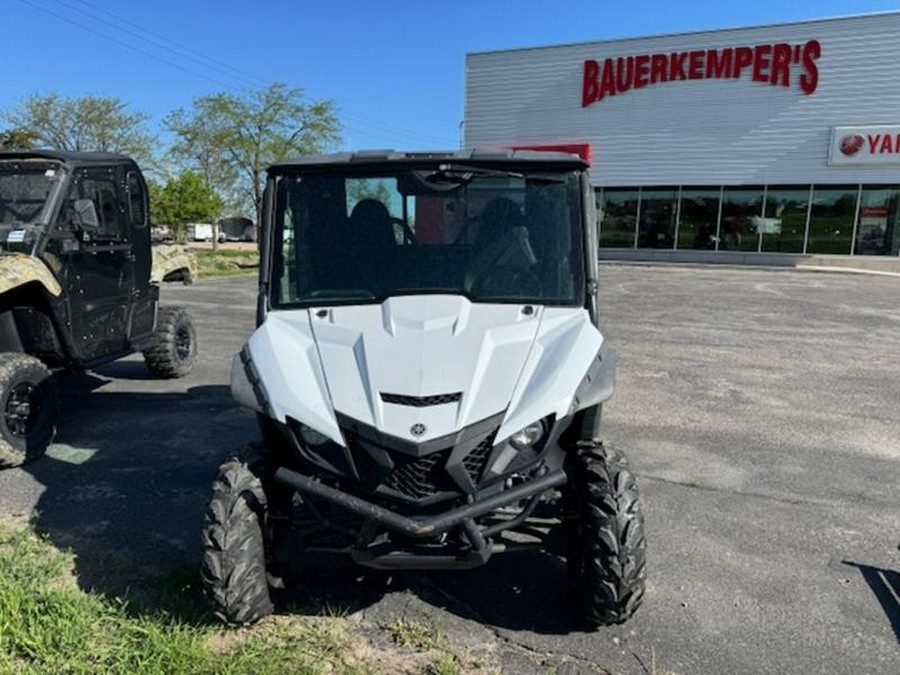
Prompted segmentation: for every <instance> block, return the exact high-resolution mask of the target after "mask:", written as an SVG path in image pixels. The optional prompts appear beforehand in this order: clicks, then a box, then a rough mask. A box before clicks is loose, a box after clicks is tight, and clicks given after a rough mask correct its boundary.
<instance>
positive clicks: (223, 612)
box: [200, 456, 273, 625]
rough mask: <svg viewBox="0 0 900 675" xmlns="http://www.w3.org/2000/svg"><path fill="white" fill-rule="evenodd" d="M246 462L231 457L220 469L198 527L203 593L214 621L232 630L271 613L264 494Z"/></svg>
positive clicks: (256, 477)
mask: <svg viewBox="0 0 900 675" xmlns="http://www.w3.org/2000/svg"><path fill="white" fill-rule="evenodd" d="M247 459H248V458H247V457H246V456H243V457H241V458H233V459H230V460H229V461H227V462H226V463H225V464H223V465H222V466H221V467H220V469H219V475H218V477H217V478H216V481H215V483H213V495H212V499H211V500H210V503H209V508H208V509H207V510H206V517H205V519H204V524H203V538H202V544H203V563H202V565H201V568H200V578H201V582H202V584H203V590H204V592H205V593H206V597H207V598H208V599H209V601H210V603H211V604H212V606H213V610H214V611H215V613H216V616H218V617H219V618H220V619H222V620H223V621H225V622H227V623H229V624H233V625H247V624H251V623H254V622H256V621H259V620H260V619H261V618H263V617H264V616H267V615H268V614H271V613H272V610H273V606H272V601H271V598H270V597H269V584H268V577H267V575H266V542H265V536H264V533H265V528H266V495H265V491H264V490H263V486H262V482H261V481H260V479H259V477H258V475H257V473H255V471H253V470H251V466H250V464H248V461H247ZM252 462H253V460H251V463H252Z"/></svg>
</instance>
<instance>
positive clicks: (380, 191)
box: [347, 178, 391, 209]
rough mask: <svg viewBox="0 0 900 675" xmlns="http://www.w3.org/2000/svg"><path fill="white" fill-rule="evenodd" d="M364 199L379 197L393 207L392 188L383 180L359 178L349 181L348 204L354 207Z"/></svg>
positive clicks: (387, 205)
mask: <svg viewBox="0 0 900 675" xmlns="http://www.w3.org/2000/svg"><path fill="white" fill-rule="evenodd" d="M363 199H377V200H378V201H380V202H381V203H382V204H384V205H385V206H386V207H388V209H390V208H391V189H390V188H389V187H388V186H387V185H385V184H384V182H382V181H376V180H370V179H368V178H359V179H355V180H351V181H348V182H347V206H348V207H349V208H351V209H352V208H353V207H354V206H355V205H356V204H358V203H359V202H361V201H362V200H363Z"/></svg>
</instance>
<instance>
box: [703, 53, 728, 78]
mask: <svg viewBox="0 0 900 675" xmlns="http://www.w3.org/2000/svg"><path fill="white" fill-rule="evenodd" d="M732 54H734V50H733V49H732V48H731V47H727V48H726V49H722V50H721V51H720V50H718V49H710V50H709V51H708V52H706V77H708V78H712V77H731V56H732Z"/></svg>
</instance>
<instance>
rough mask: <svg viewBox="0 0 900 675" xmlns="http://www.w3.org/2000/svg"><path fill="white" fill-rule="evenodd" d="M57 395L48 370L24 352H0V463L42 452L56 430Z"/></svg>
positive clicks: (17, 461)
mask: <svg viewBox="0 0 900 675" xmlns="http://www.w3.org/2000/svg"><path fill="white" fill-rule="evenodd" d="M58 410H59V397H58V394H57V390H56V381H55V380H54V379H53V375H52V373H51V372H50V371H49V370H48V369H47V366H45V365H44V364H43V363H42V362H41V361H39V360H38V359H36V358H34V357H33V356H29V355H27V354H17V353H11V352H7V353H2V354H0V467H2V468H7V467H12V466H20V465H21V464H24V463H25V462H30V461H31V460H33V459H36V458H38V457H40V456H41V455H43V454H44V451H45V450H46V449H47V446H48V445H50V441H52V440H53V436H54V434H55V433H56V416H57V413H58Z"/></svg>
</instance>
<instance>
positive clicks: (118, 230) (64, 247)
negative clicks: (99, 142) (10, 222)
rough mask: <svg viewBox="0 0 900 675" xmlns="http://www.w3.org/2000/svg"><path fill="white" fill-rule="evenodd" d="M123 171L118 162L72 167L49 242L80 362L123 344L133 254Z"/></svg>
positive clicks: (119, 348) (121, 347) (122, 348)
mask: <svg viewBox="0 0 900 675" xmlns="http://www.w3.org/2000/svg"><path fill="white" fill-rule="evenodd" d="M124 174H125V171H124V169H123V167H121V166H113V167H108V168H99V167H98V168H94V167H91V168H88V169H80V170H78V171H76V172H75V174H74V175H73V178H72V183H71V185H70V186H69V191H68V194H67V195H66V199H65V201H64V202H63V204H62V206H61V209H60V212H59V215H58V218H57V226H56V228H55V233H54V238H53V242H52V243H53V249H55V251H54V253H55V255H57V256H58V258H59V263H60V268H61V269H60V272H59V273H60V277H61V281H62V283H63V285H64V286H65V292H66V297H67V299H68V303H69V316H70V317H71V322H72V338H73V343H74V347H75V349H76V351H77V352H78V353H79V356H80V358H81V360H82V361H85V362H87V361H92V360H94V359H100V358H103V357H105V356H111V355H114V354H118V353H120V352H123V351H125V349H126V348H127V339H128V323H129V315H130V313H131V304H132V290H133V288H134V255H133V253H132V244H131V239H132V237H131V236H130V229H131V228H130V227H129V225H130V223H129V222H128V221H129V214H128V209H127V208H126V204H127V202H126V200H125V196H126V189H125V185H124V181H125V175H124ZM91 205H92V208H91Z"/></svg>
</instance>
